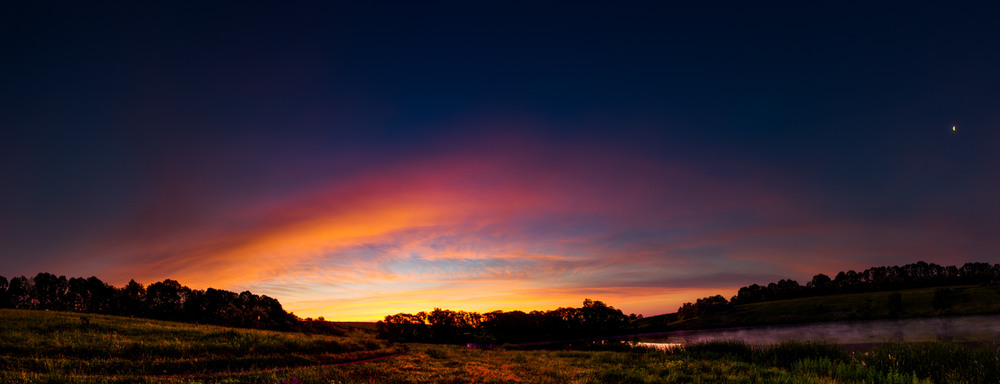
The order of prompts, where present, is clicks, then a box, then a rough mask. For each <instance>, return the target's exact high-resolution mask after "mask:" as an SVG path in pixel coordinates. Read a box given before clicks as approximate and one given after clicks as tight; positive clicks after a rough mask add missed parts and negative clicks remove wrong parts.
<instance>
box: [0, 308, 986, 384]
mask: <svg viewBox="0 0 1000 384" xmlns="http://www.w3.org/2000/svg"><path fill="white" fill-rule="evenodd" d="M81 317H84V318H86V319H87V320H86V323H85V321H84V320H81ZM0 332H2V333H0V334H2V335H3V337H2V338H0V382H2V383H285V384H298V383H996V382H998V381H1000V348H998V346H997V345H993V344H981V345H958V344H944V343H929V344H883V345H878V346H872V347H871V348H868V349H865V350H855V351H848V350H845V349H843V348H842V347H839V346H835V345H830V344H815V343H797V342H787V343H783V344H778V345H775V346H769V347H756V346H751V345H747V344H744V343H742V342H715V343H707V344H700V345H693V346H689V347H687V348H684V349H676V350H670V351H661V350H654V349H648V348H638V347H633V346H631V345H630V344H628V343H627V342H622V343H619V342H615V343H594V344H584V345H575V346H573V347H572V348H570V347H569V346H559V347H550V348H549V349H545V350H524V349H521V348H519V347H516V346H506V347H504V348H497V349H493V350H479V349H469V348H465V347H464V346H456V345H433V344H399V345H391V344H388V343H386V342H384V341H382V340H378V339H375V338H374V333H373V332H371V331H370V330H364V329H357V328H356V329H353V330H352V331H350V332H348V334H346V335H345V336H326V335H309V334H302V333H283V332H273V331H258V330H248V329H234V328H224V327H218V326H206V325H193V324H182V323H172V322H164V321H154V320H146V319H133V318H123V317H113V316H98V315H81V314H78V313H66V312H44V311H26V310H0Z"/></svg>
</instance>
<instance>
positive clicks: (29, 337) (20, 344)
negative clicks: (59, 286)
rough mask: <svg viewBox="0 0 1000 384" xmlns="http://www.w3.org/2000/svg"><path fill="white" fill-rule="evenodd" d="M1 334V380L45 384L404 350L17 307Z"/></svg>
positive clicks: (6, 314) (359, 339)
mask: <svg viewBox="0 0 1000 384" xmlns="http://www.w3.org/2000/svg"><path fill="white" fill-rule="evenodd" d="M81 317H85V318H87V322H88V323H89V324H84V321H82V320H81ZM0 335H3V336H2V337H0V377H2V378H3V379H5V380H8V381H12V382H36V381H42V380H40V378H42V377H45V376H46V375H48V374H56V375H59V376H60V377H79V378H82V380H83V381H95V380H96V381H101V380H104V379H108V377H109V376H114V377H116V378H118V379H122V380H123V381H134V380H138V379H139V378H146V379H148V378H149V377H150V376H161V375H206V374H209V375H210V374H217V373H220V372H232V371H245V370H266V369H274V368H284V367H295V366H315V365H322V364H333V363H340V362H345V361H354V360H359V359H366V358H372V357H377V356H383V355H388V354H392V353H396V352H399V348H398V347H394V346H390V345H388V344H387V343H385V342H384V341H381V340H376V339H375V338H374V335H373V334H371V333H364V332H360V331H355V332H354V333H352V334H349V335H348V336H345V337H333V336H324V335H306V334H300V333H285V332H274V331H258V330H248V329H234V328H225V327H218V326H207V325H195V324H184V323H173V322H166V321H156V320H148V319H132V318H126V317H116V316H104V315H81V314H79V313H68V312H45V311H27V310H9V309H5V310H0ZM130 377H131V379H129V378H130ZM102 378H104V379H102ZM161 379H163V378H161ZM144 380H145V379H144ZM159 380H160V379H157V380H154V381H159ZM5 382H6V381H5Z"/></svg>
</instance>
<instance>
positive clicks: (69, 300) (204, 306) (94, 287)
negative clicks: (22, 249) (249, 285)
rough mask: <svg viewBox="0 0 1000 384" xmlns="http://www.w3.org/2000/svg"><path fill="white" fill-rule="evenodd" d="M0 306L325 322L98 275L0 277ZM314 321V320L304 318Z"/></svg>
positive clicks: (273, 305)
mask: <svg viewBox="0 0 1000 384" xmlns="http://www.w3.org/2000/svg"><path fill="white" fill-rule="evenodd" d="M0 308H16V309H36V310H53V311H73V312H83V313H100V314H109V315H118V316H132V317H145V318H153V319H160V320H171V321H181V322H190V323H200V324H215V325H222V326H230V327H242V328H259V329H273V330H293V329H300V330H301V329H302V328H305V330H312V331H322V330H324V329H325V328H329V327H328V326H327V325H325V324H321V323H324V322H322V321H321V322H320V323H316V322H314V321H300V320H299V319H298V318H297V317H296V316H295V315H293V314H291V313H288V312H285V310H284V309H283V308H282V307H281V303H279V302H278V300H276V299H273V298H271V297H268V296H263V295H255V294H253V293H250V291H244V292H241V293H235V292H230V291H226V290H221V289H214V288H208V289H206V290H196V289H191V288H188V287H187V286H184V285H181V284H180V283H178V282H177V281H175V280H170V279H166V280H163V281H161V282H157V283H153V284H150V285H148V286H143V285H142V284H139V283H137V282H135V280H131V281H129V282H128V284H126V285H125V286H123V287H121V288H117V287H114V286H111V285H108V284H107V283H105V282H103V281H101V280H100V279H98V278H97V277H90V278H86V279H84V278H81V277H73V278H69V279H67V278H66V276H55V275H53V274H51V273H44V272H43V273H39V274H37V275H35V276H34V277H31V278H29V277H25V276H19V277H14V278H11V279H10V280H7V278H6V277H3V276H0ZM307 320H312V319H307Z"/></svg>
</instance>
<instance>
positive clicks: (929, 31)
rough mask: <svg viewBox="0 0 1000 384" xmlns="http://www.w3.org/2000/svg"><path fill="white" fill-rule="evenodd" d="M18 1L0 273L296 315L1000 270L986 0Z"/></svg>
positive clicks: (619, 301)
mask: <svg viewBox="0 0 1000 384" xmlns="http://www.w3.org/2000/svg"><path fill="white" fill-rule="evenodd" d="M323 3H325V4H322V5H316V4H288V3H286V2H281V3H278V2H273V3H266V2H250V3H246V2H243V3H236V2H233V3H225V2H213V4H205V3H204V2H186V1H176V2H173V1H172V2H163V3H149V2H138V3H136V2H131V3H124V4H115V5H110V4H90V3H79V2H76V3H70V4H60V3H58V2H4V3H3V4H2V5H0V46H2V47H3V54H2V57H0V275H4V276H8V277H11V276H19V275H27V276H32V275H34V274H36V273H39V272H50V273H54V274H57V275H67V276H69V277H74V276H81V277H89V276H97V277H99V278H101V279H102V280H104V281H106V282H108V283H111V284H114V285H118V286H121V285H123V284H124V283H126V282H128V281H129V280H130V279H135V280H136V281H139V282H141V283H144V284H150V283H153V282H156V281H162V280H163V279H167V278H170V279H175V280H178V281H179V282H181V283H182V284H184V285H187V286H189V287H191V288H194V289H205V288H208V287H213V288H219V289H228V290H232V291H243V290H250V291H252V292H254V293H257V294H264V295H268V296H271V297H274V298H276V299H278V300H279V301H280V302H281V303H282V304H283V305H284V307H285V309H286V310H289V311H292V312H294V313H295V314H296V315H298V316H300V317H318V316H324V317H325V318H326V319H329V320H378V319H381V318H382V317H384V316H385V315H389V314H395V313H398V312H411V313H414V312H418V311H422V310H431V309H433V308H435V307H441V308H449V309H453V310H466V311H479V312H488V311H492V310H497V309H500V310H526V311H527V310H548V309H554V308H557V307H564V306H579V305H580V304H581V303H582V301H583V299H585V298H590V299H594V300H602V301H604V302H606V303H608V304H610V305H612V306H615V307H616V308H619V309H622V310H623V311H624V312H626V313H637V314H643V315H646V316H651V315H657V314H662V313H670V312H674V311H675V310H676V309H677V307H678V306H679V305H680V304H682V303H684V302H687V301H694V300H695V299H697V298H699V297H704V296H709V295H714V294H723V295H724V296H726V297H729V296H732V295H733V294H735V292H736V290H737V289H738V288H739V287H741V286H746V285H750V284H754V283H758V284H761V283H768V282H773V281H777V280H779V279H785V278H791V279H796V280H798V281H799V282H800V283H803V284H804V283H805V282H806V281H808V280H809V279H810V278H811V277H812V276H813V275H815V274H818V273H825V274H829V275H833V274H836V273H837V272H838V271H842V270H849V269H854V270H862V269H865V268H868V267H871V266H880V265H901V264H906V263H912V262H916V261H920V260H922V261H926V262H934V263H938V264H942V265H954V264H958V265H961V264H963V263H965V262H972V261H977V262H989V263H1000V199H998V198H997V196H1000V177H998V176H1000V71H998V70H997V68H1000V49H997V45H998V44H1000V23H997V22H996V20H997V17H998V16H1000V7H998V6H997V5H991V4H986V5H984V4H974V3H972V2H970V3H961V2H955V3H948V4H944V3H939V2H938V3H935V2H919V1H917V2H908V3H906V4H903V5H899V4H872V3H870V2H858V3H853V2H763V3H762V2H732V3H730V2H591V1H574V2H555V1H554V2H519V1H502V2H501V1H481V2H424V1H407V2H397V3H391V2H379V1H372V2H340V1H330V2H323Z"/></svg>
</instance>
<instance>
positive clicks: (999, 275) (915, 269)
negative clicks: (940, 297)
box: [677, 261, 1000, 320]
mask: <svg viewBox="0 0 1000 384" xmlns="http://www.w3.org/2000/svg"><path fill="white" fill-rule="evenodd" d="M997 283H1000V264H994V265H990V264H989V263H965V264H964V265H962V266H961V267H956V266H954V265H950V266H941V265H937V264H934V263H926V262H923V261H918V262H916V263H912V264H906V265H902V266H896V265H894V266H891V267H890V266H882V267H871V268H868V269H866V270H864V271H861V272H855V271H853V270H850V271H846V272H844V271H841V272H839V273H837V274H836V275H835V277H833V278H832V279H831V278H830V277H829V276H827V275H824V274H818V275H816V276H813V278H812V280H810V281H809V282H807V283H806V284H805V285H800V284H799V283H798V282H797V281H795V280H792V279H783V280H780V281H778V282H777V283H773V282H772V283H770V284H767V285H758V284H753V285H749V286H746V287H742V288H740V289H739V291H737V293H736V295H735V296H733V297H732V298H731V299H730V300H726V298H725V297H723V296H722V295H715V296H710V297H705V298H701V299H698V300H697V301H695V302H694V303H690V302H689V303H684V304H683V305H681V307H680V308H678V309H677V315H678V318H679V319H681V320H683V319H686V318H692V317H697V316H700V315H704V314H709V313H716V312H719V311H724V310H726V309H728V308H730V306H732V305H741V304H750V303H759V302H765V301H775V300H785V299H795V298H800V297H812V296H822V295H834V294H844V293H859V292H874V291H894V290H901V289H913V288H929V287H940V286H950V285H977V284H978V285H985V284H997Z"/></svg>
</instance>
